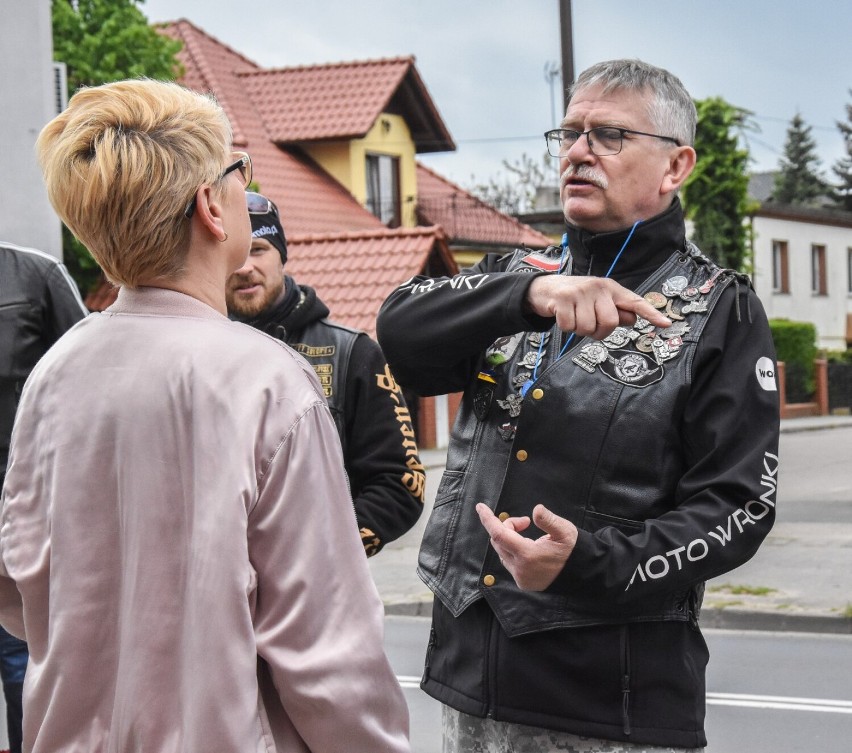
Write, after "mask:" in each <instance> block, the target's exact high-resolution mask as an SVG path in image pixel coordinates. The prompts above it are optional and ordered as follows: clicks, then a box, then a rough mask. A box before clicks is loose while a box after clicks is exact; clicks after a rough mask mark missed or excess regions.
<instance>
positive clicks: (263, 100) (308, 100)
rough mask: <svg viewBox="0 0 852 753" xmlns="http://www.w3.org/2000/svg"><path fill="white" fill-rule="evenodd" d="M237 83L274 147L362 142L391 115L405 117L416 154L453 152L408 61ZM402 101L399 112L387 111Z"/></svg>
mask: <svg viewBox="0 0 852 753" xmlns="http://www.w3.org/2000/svg"><path fill="white" fill-rule="evenodd" d="M240 79H241V81H242V82H243V83H244V84H245V87H246V90H247V91H248V94H249V96H250V97H251V98H252V100H253V101H254V103H255V106H256V107H257V111H258V112H259V113H260V115H261V117H262V118H263V122H264V124H265V125H266V130H267V133H268V134H269V138H270V139H272V141H274V142H276V143H278V144H287V143H296V142H311V141H323V140H330V139H335V140H345V139H355V138H362V137H364V136H366V135H367V132H368V131H369V130H370V129H371V128H372V127H373V124H374V123H375V122H376V120H377V119H378V117H379V115H381V113H382V112H384V111H386V110H388V109H392V110H394V111H400V110H403V111H405V114H406V121H407V122H408V124H409V127H410V128H411V130H412V136H413V138H414V142H415V145H416V146H417V148H418V151H448V150H452V149H454V148H455V145H454V144H453V141H452V138H451V137H450V134H449V132H448V131H447V129H446V126H444V123H443V121H442V120H441V118H440V115H438V111H437V109H436V108H435V106H434V104H433V102H432V98H431V97H430V96H429V92H428V91H427V90H426V87H425V86H424V85H423V83H422V81H421V80H420V77H419V76H418V75H417V71H416V69H415V67H414V58H413V57H400V58H392V59H386V60H365V61H358V62H349V63H332V64H327V65H311V66H300V67H297V68H281V69H278V70H266V71H256V72H247V73H241V74H240ZM402 100H405V104H404V105H403V107H389V105H391V103H398V102H401V101H402ZM415 104H416V106H414V105H415Z"/></svg>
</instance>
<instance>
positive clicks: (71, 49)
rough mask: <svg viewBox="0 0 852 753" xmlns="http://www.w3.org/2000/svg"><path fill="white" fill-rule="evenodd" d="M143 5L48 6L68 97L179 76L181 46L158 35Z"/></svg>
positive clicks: (108, 1) (63, 1) (133, 1)
mask: <svg viewBox="0 0 852 753" xmlns="http://www.w3.org/2000/svg"><path fill="white" fill-rule="evenodd" d="M142 2H144V0H52V6H53V58H54V60H58V61H61V62H64V63H65V64H66V66H67V67H68V94H69V96H70V95H72V94H73V93H74V92H75V91H76V90H77V89H78V88H80V87H81V86H97V85H99V84H105V83H108V82H110V81H119V80H121V79H125V78H137V77H139V76H146V77H147V78H155V79H161V80H166V81H172V80H174V79H175V78H176V77H177V76H179V75H180V74H181V69H180V64H179V63H178V61H177V59H176V57H175V55H177V53H178V52H179V51H180V49H181V47H182V44H181V42H179V41H177V40H174V39H171V38H170V37H167V36H165V35H163V34H160V33H158V32H157V30H156V29H155V28H154V27H153V26H149V24H148V19H147V18H145V15H144V14H143V13H142V11H141V10H140V8H139V5H140V4H141V3H142Z"/></svg>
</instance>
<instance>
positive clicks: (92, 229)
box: [36, 79, 231, 288]
mask: <svg viewBox="0 0 852 753" xmlns="http://www.w3.org/2000/svg"><path fill="white" fill-rule="evenodd" d="M230 144H231V127H230V124H229V123H228V119H227V117H226V116H225V113H224V112H223V110H222V108H221V107H220V106H219V105H218V104H217V103H216V101H215V100H214V99H213V97H212V96H208V95H203V94H198V93H197V92H193V91H190V90H189V89H186V88H185V87H183V86H179V85H178V84H174V83H167V82H163V81H152V80H148V79H135V80H128V81H118V82H115V83H111V84H104V85H103V86H95V87H90V88H85V89H81V90H80V91H78V92H77V93H76V94H75V95H74V96H73V97H72V98H71V101H70V103H69V104H68V108H67V109H66V110H65V111H64V112H63V113H62V114H60V115H59V116H57V117H56V118H54V119H53V120H52V121H50V123H48V124H47V125H46V126H45V127H44V129H43V130H42V132H41V134H40V135H39V138H38V141H37V142H36V150H37V153H38V158H39V162H40V164H41V168H42V171H43V172H44V179H45V183H46V184H47V192H48V196H49V197H50V201H51V203H52V204H53V207H54V209H55V210H56V212H57V214H58V215H59V216H60V217H61V218H62V221H63V222H64V223H65V224H66V225H67V226H68V227H69V228H70V229H71V231H72V232H73V233H74V235H76V236H77V237H78V238H79V239H80V240H81V241H82V242H83V243H84V244H85V246H86V247H87V248H88V249H89V251H90V252H91V254H92V256H94V258H95V260H96V261H97V262H98V264H100V265H101V267H102V268H103V270H104V273H105V274H106V276H107V277H108V278H109V279H110V280H111V281H112V282H114V283H116V284H120V285H126V286H127V287H129V288H133V287H136V286H137V285H139V284H140V283H142V282H144V281H146V280H150V279H152V278H174V277H178V276H180V275H181V274H182V273H183V264H184V261H185V258H186V252H187V249H188V246H189V233H190V227H191V222H190V220H188V219H187V218H186V217H185V216H184V210H185V209H186V206H187V204H188V202H189V201H190V200H191V199H192V198H193V196H194V194H195V192H196V191H197V190H198V188H199V187H200V186H201V185H202V184H205V183H206V184H213V183H214V182H215V181H216V180H217V179H218V177H219V176H220V175H221V172H222V165H223V163H224V162H225V158H226V155H227V153H228V150H229V149H230Z"/></svg>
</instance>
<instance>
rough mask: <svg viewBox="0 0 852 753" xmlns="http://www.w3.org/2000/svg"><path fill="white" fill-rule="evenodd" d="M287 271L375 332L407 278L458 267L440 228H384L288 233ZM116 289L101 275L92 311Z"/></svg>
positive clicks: (352, 321) (341, 316)
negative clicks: (386, 304) (385, 307)
mask: <svg viewBox="0 0 852 753" xmlns="http://www.w3.org/2000/svg"><path fill="white" fill-rule="evenodd" d="M287 251H288V254H287V266H286V267H285V269H286V270H287V274H289V275H291V276H292V277H294V278H295V279H296V280H298V281H299V282H301V283H305V284H307V285H310V286H312V287H314V288H315V289H316V291H317V293H318V295H319V297H320V298H321V299H322V300H323V302H324V303H325V304H326V305H327V306H328V308H329V310H330V311H331V318H332V319H334V320H335V321H337V322H340V323H341V324H344V325H346V326H347V327H353V328H355V329H362V330H364V331H365V332H368V333H369V334H370V335H371V336H372V337H375V334H376V316H377V314H378V313H379V308H380V307H381V305H382V303H383V302H384V300H385V298H387V296H388V294H389V293H390V292H391V291H392V290H393V289H394V288H395V287H396V286H397V285H399V284H401V283H402V282H404V281H405V280H407V279H408V278H410V277H413V276H414V275H417V274H422V273H423V272H424V271H425V268H426V266H427V264H428V265H429V269H430V274H433V275H453V274H455V273H456V272H457V271H458V267H457V266H456V263H455V261H454V260H453V257H452V255H451V254H450V251H449V249H448V247H447V242H446V238H445V236H444V234H443V232H442V231H441V229H440V228H436V227H418V228H397V229H395V230H389V229H387V228H382V229H380V230H376V231H367V232H360V233H335V234H327V233H326V234H303V235H294V236H288V238H287ZM117 292H118V288H116V287H114V286H113V285H112V284H111V283H109V282H107V281H106V280H103V281H102V282H101V284H100V286H99V287H97V288H95V289H94V290H93V291H92V292H90V293H89V294H88V295H87V296H86V300H85V303H86V306H87V307H88V308H89V310H90V311H103V310H104V309H105V308H107V307H108V306H110V305H111V304H112V303H113V302H114V301H115V297H116V295H117Z"/></svg>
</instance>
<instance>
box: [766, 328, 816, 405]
mask: <svg viewBox="0 0 852 753" xmlns="http://www.w3.org/2000/svg"><path fill="white" fill-rule="evenodd" d="M769 328H770V330H771V331H772V339H773V341H774V342H775V352H776V353H777V354H778V360H779V361H783V362H784V367H785V372H784V373H785V376H786V380H787V400H788V401H790V402H791V403H800V402H807V401H809V400H810V399H811V397H812V396H813V394H814V389H815V385H814V359H815V358H816V357H817V347H816V327H815V326H814V325H813V324H811V323H810V322H793V321H790V320H789V319H770V320H769Z"/></svg>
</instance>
